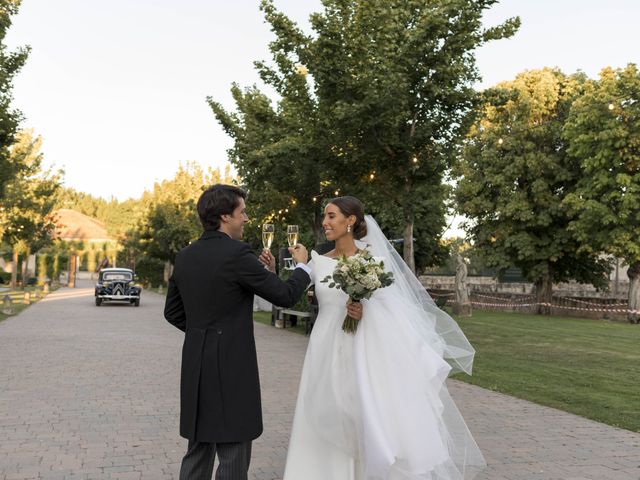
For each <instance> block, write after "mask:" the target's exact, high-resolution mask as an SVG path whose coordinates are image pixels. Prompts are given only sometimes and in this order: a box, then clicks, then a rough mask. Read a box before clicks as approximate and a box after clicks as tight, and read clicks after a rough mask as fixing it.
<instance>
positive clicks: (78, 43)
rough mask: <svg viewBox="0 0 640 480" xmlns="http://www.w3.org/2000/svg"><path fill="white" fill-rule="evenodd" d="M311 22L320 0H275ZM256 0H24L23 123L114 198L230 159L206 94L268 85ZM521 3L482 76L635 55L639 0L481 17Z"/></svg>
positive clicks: (16, 27)
mask: <svg viewBox="0 0 640 480" xmlns="http://www.w3.org/2000/svg"><path fill="white" fill-rule="evenodd" d="M275 4H276V6H277V7H278V8H279V9H280V10H282V11H283V12H284V13H286V14H287V15H288V16H289V17H290V18H292V19H293V20H295V21H297V22H298V23H299V24H300V25H301V26H302V27H303V28H305V29H306V30H307V31H308V22H307V18H308V15H309V14H310V13H311V12H313V11H318V10H319V9H320V7H321V3H320V1H319V0H275ZM258 5H259V0H236V1H235V2H229V1H226V0H224V1H223V0H206V1H205V0H182V1H181V2H176V1H175V0H110V1H108V2H105V1H100V0H56V1H55V2H53V1H51V0H22V5H21V7H20V12H19V13H18V15H17V16H15V17H14V19H13V26H12V27H11V29H10V31H9V34H8V35H7V38H6V44H7V45H8V47H9V49H14V48H15V47H17V46H21V45H30V46H31V49H32V51H31V54H30V55H29V59H28V61H27V64H26V66H25V67H24V68H23V70H22V71H21V73H20V74H19V75H18V77H17V78H16V79H15V81H14V106H15V107H17V108H19V109H20V110H21V111H22V112H23V114H24V116H25V120H24V122H23V127H25V128H33V129H34V131H35V133H36V134H38V135H41V136H42V137H43V153H44V156H45V159H46V162H47V164H48V165H54V166H56V167H61V168H63V169H64V170H65V183H66V185H68V186H70V187H73V188H75V189H77V190H80V191H84V192H88V193H91V194H93V195H97V196H102V197H105V198H109V197H112V196H113V197H116V198H118V199H120V200H124V199H126V198H128V197H139V196H140V195H141V194H142V192H143V191H144V190H145V189H150V188H151V187H152V186H153V183H154V182H155V181H161V180H163V179H166V178H171V177H173V175H174V173H175V172H176V170H177V169H178V167H179V165H180V163H185V162H187V161H196V162H198V163H199V164H201V165H203V166H204V167H209V166H211V167H214V168H216V167H220V168H221V169H223V168H224V166H225V164H226V162H227V153H226V151H227V149H228V148H229V147H230V146H231V140H230V139H229V138H228V137H227V136H226V135H225V133H224V132H223V131H222V128H221V127H220V126H219V124H218V123H217V122H216V120H215V118H214V116H213V113H212V112H211V109H210V107H209V106H208V104H207V102H206V97H207V96H212V97H213V98H214V99H216V100H217V101H219V102H221V103H222V104H223V105H225V106H226V107H227V108H229V109H233V101H232V99H231V95H230V93H229V89H230V87H231V84H232V83H233V82H237V83H239V84H240V85H242V86H249V85H252V84H254V83H258V84H259V83H260V81H259V79H258V76H257V74H256V72H255V69H254V67H253V62H254V61H255V60H267V59H269V52H268V42H269V41H270V40H271V39H272V34H271V32H270V31H269V29H268V27H267V25H266V24H265V23H264V22H263V18H262V15H261V12H260V11H259V9H258ZM516 15H519V16H520V18H521V20H522V27H521V28H520V30H519V32H518V33H517V34H516V35H515V36H514V37H512V38H511V39H507V40H499V41H494V42H490V43H488V44H487V45H485V46H483V47H481V48H480V49H479V50H478V51H477V57H476V58H477V65H478V68H479V70H480V73H481V75H482V77H483V80H482V82H480V83H479V84H478V85H477V87H478V88H485V87H488V86H491V85H494V84H496V83H498V82H500V81H502V80H509V79H512V78H514V77H515V75H516V74H517V73H519V72H521V71H523V70H526V69H534V68H541V67H544V66H557V67H559V68H561V69H562V70H563V71H565V72H566V73H573V72H575V71H577V70H582V71H584V72H585V73H587V74H588V75H589V76H591V77H597V75H598V72H599V71H600V69H601V68H603V67H605V66H613V67H623V66H625V65H626V64H627V63H640V49H639V48H638V45H640V33H639V32H640V29H638V28H637V19H638V18H640V2H639V1H637V0H608V1H602V0H553V1H552V0H502V1H500V2H499V3H497V5H494V6H493V7H492V8H491V9H490V10H489V11H487V12H486V14H485V17H484V23H485V25H486V26H491V25H495V24H498V23H500V22H502V21H504V20H505V19H507V18H509V17H512V16H516Z"/></svg>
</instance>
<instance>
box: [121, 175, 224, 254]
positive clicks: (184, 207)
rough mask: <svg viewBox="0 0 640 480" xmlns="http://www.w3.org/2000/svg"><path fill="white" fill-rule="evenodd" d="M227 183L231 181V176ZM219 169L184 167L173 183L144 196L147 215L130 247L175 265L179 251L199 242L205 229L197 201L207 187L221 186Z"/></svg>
mask: <svg viewBox="0 0 640 480" xmlns="http://www.w3.org/2000/svg"><path fill="white" fill-rule="evenodd" d="M224 180H225V181H227V182H229V181H231V178H230V177H229V176H228V171H227V174H226V176H225V178H224ZM222 181H223V178H222V177H221V175H220V171H219V170H209V171H208V172H206V173H205V172H204V171H203V170H202V168H201V167H200V166H198V165H197V164H196V163H187V164H186V165H185V166H183V165H180V168H179V169H178V172H177V173H176V175H175V176H174V178H173V179H171V180H164V181H162V182H161V183H156V184H155V185H154V187H153V190H152V191H151V192H145V193H144V195H143V196H142V200H141V202H142V204H143V208H144V214H143V216H142V218H141V221H140V224H139V226H138V227H137V232H129V236H130V237H131V239H136V241H137V242H138V244H137V245H136V244H135V242H134V243H131V242H130V243H129V244H128V245H127V247H128V248H132V249H134V250H135V249H138V250H139V252H140V253H141V254H142V255H143V256H148V257H152V258H157V259H160V260H163V261H165V262H170V263H171V264H173V262H174V261H175V256H176V253H178V251H180V250H181V249H182V248H183V247H185V246H187V245H188V244H189V243H190V242H191V241H192V240H195V239H197V237H198V235H199V234H200V233H201V231H202V226H201V224H200V220H199V218H198V213H197V212H196V202H197V200H198V198H199V197H200V195H201V193H202V191H203V190H204V188H206V187H207V186H209V185H211V184H214V183H220V182H222Z"/></svg>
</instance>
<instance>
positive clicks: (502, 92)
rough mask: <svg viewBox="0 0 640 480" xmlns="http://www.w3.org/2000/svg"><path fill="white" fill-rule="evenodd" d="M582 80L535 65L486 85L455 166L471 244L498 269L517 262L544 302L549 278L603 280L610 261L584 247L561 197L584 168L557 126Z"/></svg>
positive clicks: (560, 125)
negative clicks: (509, 78)
mask: <svg viewBox="0 0 640 480" xmlns="http://www.w3.org/2000/svg"><path fill="white" fill-rule="evenodd" d="M586 81H587V80H586V78H585V77H584V75H581V74H578V75H571V76H567V75H564V74H563V73H562V72H560V71H558V70H554V69H542V70H532V71H527V72H524V73H521V74H519V75H518V76H517V77H516V79H515V80H513V81H509V82H503V83H500V84H498V85H497V86H496V87H495V88H491V89H489V90H487V91H486V92H484V98H485V103H484V105H483V109H482V115H481V116H480V117H479V119H478V121H477V122H476V123H475V124H474V125H473V127H472V129H471V131H470V134H469V137H468V139H467V142H466V146H465V148H464V151H463V155H462V157H461V160H460V162H459V164H458V165H457V167H456V170H455V171H456V174H457V175H458V177H459V182H458V186H457V191H456V199H457V204H458V210H459V212H460V213H462V214H464V215H465V216H467V217H468V218H469V222H468V225H467V227H468V232H469V236H470V238H471V239H472V240H473V242H474V247H475V249H477V250H478V251H479V252H481V254H482V256H483V257H484V258H485V261H486V263H487V265H488V266H490V267H495V268H497V269H498V270H499V271H504V270H505V269H506V268H508V267H509V266H511V265H515V266H517V267H518V268H520V269H521V270H522V272H523V273H524V275H526V277H527V278H528V279H529V280H530V281H532V282H534V283H535V285H536V290H537V294H538V301H539V302H541V303H550V302H551V298H552V284H553V282H560V281H567V280H570V279H575V280H578V281H580V282H587V283H592V284H594V285H596V286H598V287H604V286H605V285H606V284H607V283H606V282H607V277H606V274H607V272H608V263H607V262H606V261H605V260H604V259H601V258H599V256H598V254H597V253H596V252H589V251H586V250H584V249H583V248H581V247H583V245H584V244H583V243H582V242H581V240H580V239H577V238H576V237H575V235H573V234H572V233H571V232H570V231H569V228H568V227H569V224H570V222H571V221H572V220H574V219H575V217H574V216H572V213H571V212H570V209H569V208H568V207H567V206H566V205H565V204H564V201H565V199H566V198H567V196H568V195H570V194H572V193H573V192H575V190H576V188H577V184H578V182H580V181H581V180H582V178H583V172H582V168H581V165H580V162H579V161H577V160H576V159H575V158H574V157H572V156H569V155H568V154H567V145H566V142H565V140H564V139H563V137H562V131H563V127H564V123H565V121H566V118H567V115H568V113H569V109H570V108H571V105H572V103H573V102H574V100H575V99H576V98H579V97H580V95H581V94H582V92H583V90H584V88H585V84H586ZM584 240H586V239H583V241H584ZM541 310H542V311H545V312H546V311H548V309H547V308H544V307H543V308H541Z"/></svg>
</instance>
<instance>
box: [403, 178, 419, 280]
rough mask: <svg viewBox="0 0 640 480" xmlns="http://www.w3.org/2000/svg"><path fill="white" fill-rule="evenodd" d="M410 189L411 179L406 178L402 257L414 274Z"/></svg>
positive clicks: (412, 213)
mask: <svg viewBox="0 0 640 480" xmlns="http://www.w3.org/2000/svg"><path fill="white" fill-rule="evenodd" d="M411 188H412V182H411V178H410V177H407V179H406V181H405V184H404V191H405V194H406V195H405V203H404V206H403V210H404V212H403V213H404V229H403V232H402V238H403V239H404V242H403V252H402V254H403V257H404V261H405V262H406V264H407V265H408V266H409V268H410V269H411V271H412V272H413V273H414V274H415V273H416V262H415V252H414V251H413V223H414V220H415V214H414V210H413V203H411V200H410V198H411Z"/></svg>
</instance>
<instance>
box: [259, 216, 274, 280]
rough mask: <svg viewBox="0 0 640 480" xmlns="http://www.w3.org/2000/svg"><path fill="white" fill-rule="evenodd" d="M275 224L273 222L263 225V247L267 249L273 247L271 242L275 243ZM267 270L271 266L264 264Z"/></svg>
mask: <svg viewBox="0 0 640 480" xmlns="http://www.w3.org/2000/svg"><path fill="white" fill-rule="evenodd" d="M275 230H276V229H275V226H274V225H273V223H265V224H263V225H262V247H263V248H264V249H265V250H270V249H271V244H272V243H273V237H274V235H275ZM264 268H266V269H267V270H268V269H269V267H267V266H266V265H265V266H264Z"/></svg>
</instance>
